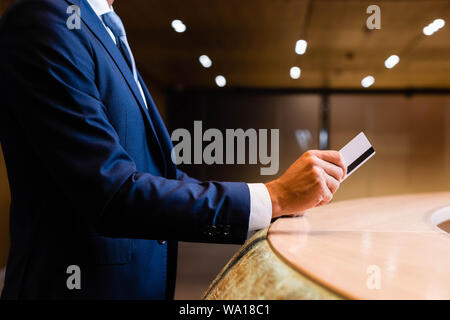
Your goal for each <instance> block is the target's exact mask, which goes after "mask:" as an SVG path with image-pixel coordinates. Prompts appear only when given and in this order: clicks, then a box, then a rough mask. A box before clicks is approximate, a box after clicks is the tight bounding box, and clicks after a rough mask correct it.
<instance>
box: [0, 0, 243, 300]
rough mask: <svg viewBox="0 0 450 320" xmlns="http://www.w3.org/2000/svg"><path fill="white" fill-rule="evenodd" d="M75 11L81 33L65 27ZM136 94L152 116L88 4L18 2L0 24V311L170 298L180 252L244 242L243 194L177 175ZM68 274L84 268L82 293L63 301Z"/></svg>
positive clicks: (68, 293)
mask: <svg viewBox="0 0 450 320" xmlns="http://www.w3.org/2000/svg"><path fill="white" fill-rule="evenodd" d="M72 4H74V5H78V6H79V7H80V8H81V18H82V24H81V29H79V30H77V29H74V30H69V29H68V28H67V26H66V21H67V18H68V17H69V15H68V14H67V13H66V10H67V8H68V6H69V5H72ZM140 81H141V83H142V79H140ZM142 86H143V88H144V91H145V96H146V98H147V101H148V110H147V109H146V108H145V106H144V102H143V100H142V97H141V96H140V93H139V90H138V87H137V85H136V83H135V82H134V80H133V76H132V72H131V70H130V68H129V67H128V65H127V63H126V61H125V60H124V58H123V56H122V55H121V53H120V51H119V49H118V48H117V47H116V45H115V44H114V42H113V41H112V39H111V38H110V36H109V34H108V33H107V31H106V30H105V28H104V27H103V25H102V24H101V22H100V20H99V19H98V17H97V16H96V15H95V13H94V12H93V10H92V9H91V8H90V6H89V5H88V4H87V2H85V0H25V1H20V2H19V3H18V4H15V5H14V6H13V7H12V8H10V10H8V12H7V13H6V14H5V15H4V17H3V19H2V21H1V23H0V93H1V99H0V100H1V102H0V103H1V106H0V138H1V144H2V149H3V152H4V156H5V161H6V165H7V171H8V177H9V183H10V188H11V198H12V199H11V209H10V213H11V219H10V220H11V226H10V228H11V251H10V255H9V260H8V265H7V271H6V281H5V287H4V290H3V294H2V297H3V298H6V299H17V298H22V299H34V298H44V299H46V298H56V299H58V298H95V299H164V298H171V297H172V296H173V290H174V283H175V270H176V265H175V264H176V258H175V256H176V241H177V240H181V241H196V242H217V243H242V242H243V241H244V240H245V238H246V236H247V230H248V220H249V212H250V195H249V190H248V187H247V185H246V184H245V183H240V182H228V183H227V182H214V181H209V182H199V181H197V180H195V179H192V178H190V177H188V176H186V175H185V174H184V173H182V172H181V171H179V170H178V169H177V168H176V167H175V165H174V164H173V163H172V161H171V159H170V151H171V148H172V144H171V141H170V138H169V135H168V133H167V130H166V128H165V126H164V124H163V121H162V120H161V117H160V115H159V113H158V111H157V109H156V107H155V105H154V103H153V100H152V98H151V96H150V94H149V92H148V91H147V89H146V88H145V85H144V84H143V83H142ZM158 239H160V240H167V242H165V243H162V242H159V241H158ZM70 265H77V266H79V267H80V269H81V289H80V290H77V289H75V290H69V289H68V288H67V285H66V280H67V278H68V277H69V276H70V274H67V268H68V266H70Z"/></svg>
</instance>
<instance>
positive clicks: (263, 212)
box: [247, 183, 272, 233]
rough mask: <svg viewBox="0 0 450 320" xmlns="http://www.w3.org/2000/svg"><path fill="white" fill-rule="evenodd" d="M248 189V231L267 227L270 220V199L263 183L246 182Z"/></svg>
mask: <svg viewBox="0 0 450 320" xmlns="http://www.w3.org/2000/svg"><path fill="white" fill-rule="evenodd" d="M247 185H248V189H249V190H250V221H249V226H248V232H249V233H250V232H253V231H256V230H259V229H264V228H267V227H268V226H269V225H270V221H271V220H272V200H271V199H270V194H269V190H267V188H266V186H265V185H264V183H248V184H247Z"/></svg>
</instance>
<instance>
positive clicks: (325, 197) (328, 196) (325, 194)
mask: <svg viewBox="0 0 450 320" xmlns="http://www.w3.org/2000/svg"><path fill="white" fill-rule="evenodd" d="M323 175H324V177H323V180H322V186H321V199H320V201H319V204H318V205H317V206H322V205H324V204H327V203H328V202H330V201H331V200H332V199H333V193H332V192H331V190H330V188H329V187H328V182H327V180H328V179H327V178H326V176H327V174H326V173H325V172H323ZM328 177H329V176H328ZM330 179H334V178H332V177H330Z"/></svg>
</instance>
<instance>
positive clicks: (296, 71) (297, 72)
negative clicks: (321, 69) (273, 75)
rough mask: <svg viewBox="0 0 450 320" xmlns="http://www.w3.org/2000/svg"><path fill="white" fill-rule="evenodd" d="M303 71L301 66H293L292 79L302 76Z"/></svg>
mask: <svg viewBox="0 0 450 320" xmlns="http://www.w3.org/2000/svg"><path fill="white" fill-rule="evenodd" d="M301 73H302V70H300V68H299V67H292V68H291V70H290V74H291V78H292V79H298V78H300V75H301Z"/></svg>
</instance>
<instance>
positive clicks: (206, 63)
mask: <svg viewBox="0 0 450 320" xmlns="http://www.w3.org/2000/svg"><path fill="white" fill-rule="evenodd" d="M198 61H200V63H201V65H202V66H203V67H204V68H209V67H211V66H212V61H211V59H210V58H209V57H208V56H207V55H206V54H204V55H201V56H200V58H198Z"/></svg>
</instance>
